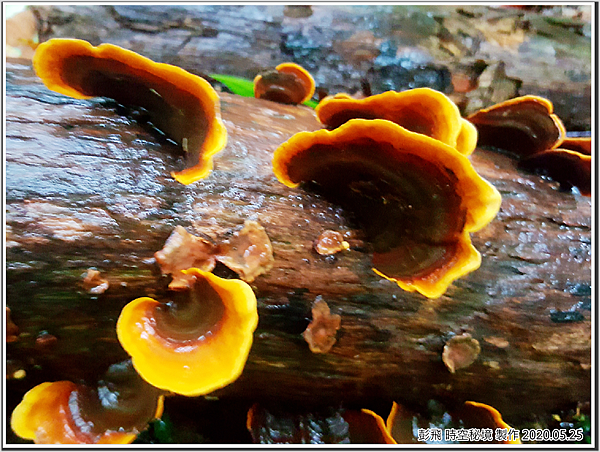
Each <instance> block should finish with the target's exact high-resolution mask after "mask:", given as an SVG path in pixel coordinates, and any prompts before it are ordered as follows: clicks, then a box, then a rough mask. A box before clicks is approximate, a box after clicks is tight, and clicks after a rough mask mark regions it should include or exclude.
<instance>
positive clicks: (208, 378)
mask: <svg viewBox="0 0 600 452" xmlns="http://www.w3.org/2000/svg"><path fill="white" fill-rule="evenodd" d="M184 273H186V274H188V275H191V276H194V277H195V279H196V281H195V283H194V285H193V287H192V289H191V290H190V291H189V292H174V294H175V296H176V298H175V299H174V300H173V301H171V302H169V303H160V302H158V301H156V300H153V299H152V298H148V297H143V298H137V299H135V300H133V301H132V302H131V303H129V304H128V305H127V306H125V307H124V308H123V310H122V312H121V315H120V316H119V319H118V321H117V336H118V338H119V341H120V342H121V345H122V346H123V348H124V349H125V350H126V351H127V353H129V355H131V358H132V360H133V365H134V367H135V368H136V370H137V371H138V372H139V374H140V375H141V376H142V378H144V379H145V380H146V381H147V382H148V383H150V384H151V385H153V386H156V387H157V388H161V389H164V390H168V391H172V392H175V393H177V394H182V395H186V396H198V395H203V394H207V393H209V392H211V391H214V390H216V389H219V388H222V387H223V386H226V385H228V384H229V383H231V382H233V381H234V380H236V379H237V378H238V377H239V376H240V374H241V373H242V370H243V369H244V365H245V363H246V359H247V358H248V354H249V352H250V347H251V345H252V333H253V332H254V330H255V329H256V326H257V323H258V313H257V307H256V297H255V296H254V293H253V292H252V289H251V288H250V286H249V285H248V284H246V283H245V282H243V281H239V280H226V279H222V278H219V277H217V276H215V275H213V274H212V273H208V272H203V271H202V270H199V269H197V268H190V269H188V270H185V271H184Z"/></svg>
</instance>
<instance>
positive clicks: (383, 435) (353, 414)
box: [342, 408, 397, 444]
mask: <svg viewBox="0 0 600 452" xmlns="http://www.w3.org/2000/svg"><path fill="white" fill-rule="evenodd" d="M342 416H343V417H344V420H345V421H346V422H347V423H348V436H349V437H350V442H351V443H352V444H397V443H396V441H395V440H394V438H392V435H390V432H389V431H388V429H387V428H386V425H385V422H384V421H383V419H382V418H381V416H379V415H378V414H377V413H375V412H373V411H371V410H367V409H364V408H363V409H362V410H360V411H357V410H347V411H345V412H344V413H343V414H342Z"/></svg>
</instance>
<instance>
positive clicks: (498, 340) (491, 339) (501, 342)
mask: <svg viewBox="0 0 600 452" xmlns="http://www.w3.org/2000/svg"><path fill="white" fill-rule="evenodd" d="M483 340H484V341H486V342H487V343H488V344H492V345H494V346H496V347H498V348H506V347H508V346H509V345H510V342H508V341H507V340H506V339H504V338H503V337H498V336H488V337H484V338H483Z"/></svg>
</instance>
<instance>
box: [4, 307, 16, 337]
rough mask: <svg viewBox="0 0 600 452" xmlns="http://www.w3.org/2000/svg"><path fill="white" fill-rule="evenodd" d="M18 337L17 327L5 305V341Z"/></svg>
mask: <svg viewBox="0 0 600 452" xmlns="http://www.w3.org/2000/svg"><path fill="white" fill-rule="evenodd" d="M18 338H19V327H18V326H17V325H16V324H15V323H14V322H13V321H12V319H11V318H10V308H9V307H8V306H6V339H5V340H6V342H7V343H8V342H16V341H17V339H18Z"/></svg>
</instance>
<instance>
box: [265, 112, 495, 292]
mask: <svg viewBox="0 0 600 452" xmlns="http://www.w3.org/2000/svg"><path fill="white" fill-rule="evenodd" d="M273 171H274V173H275V175H276V177H277V178H278V179H279V181H280V182H282V183H283V184H285V185H286V186H288V187H291V188H295V187H298V186H299V185H300V184H301V183H302V184H304V185H303V186H304V187H305V188H308V189H312V190H314V191H317V192H319V193H321V194H322V195H323V196H324V197H325V198H327V199H328V200H329V201H330V202H332V203H334V204H338V205H340V206H341V207H342V208H344V209H345V210H347V212H349V214H350V215H351V216H352V217H353V219H354V220H355V221H357V222H358V224H359V225H360V226H361V227H362V229H363V231H364V232H365V234H366V236H367V237H368V239H369V241H370V242H371V244H372V246H373V249H374V253H373V267H374V271H375V272H376V273H377V274H379V275H380V276H383V277H385V278H387V279H390V280H393V281H395V282H396V283H398V285H399V286H400V287H402V288H403V289H404V290H408V291H415V290H416V291H418V292H420V293H421V294H423V295H425V296H427V297H429V298H437V297H439V296H441V295H442V294H443V293H444V292H445V290H446V289H447V287H448V286H449V285H450V284H451V283H452V281H454V280H455V279H457V278H459V277H461V276H463V275H465V274H467V273H469V272H471V271H474V270H476V269H477V268H478V267H479V265H480V263H481V256H480V254H479V253H478V252H477V250H476V249H475V248H474V247H473V245H472V244H471V239H470V235H469V234H470V233H471V232H474V231H477V230H479V229H481V228H483V227H484V226H485V225H486V224H487V223H489V222H490V221H491V220H492V219H493V218H494V217H495V215H496V213H497V212H498V210H499V208H500V201H501V198H500V194H499V193H498V191H497V190H496V189H495V188H494V187H493V186H492V185H491V184H489V183H488V182H487V181H485V180H484V179H482V178H481V177H480V176H479V175H478V174H477V173H476V172H475V170H474V169H473V166H472V165H471V162H470V161H469V159H468V158H467V157H465V156H464V155H462V154H461V153H459V152H458V151H457V150H456V149H454V148H452V147H450V146H448V145H446V144H444V143H442V142H441V141H438V140H435V139H433V138H430V137H428V136H426V135H422V134H419V133H414V132H410V131H408V130H406V129H405V128H403V127H401V126H399V125H397V124H394V123H392V122H390V121H386V120H381V119H374V120H365V119H351V120H349V121H348V122H346V123H345V124H343V125H342V126H340V127H338V128H336V129H334V130H331V131H329V130H325V129H321V130H318V131H316V132H300V133H297V134H295V135H294V136H292V137H291V138H290V139H289V140H288V141H287V142H285V143H283V144H282V145H281V146H280V147H279V148H278V149H277V150H276V151H275V154H274V157H273Z"/></svg>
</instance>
